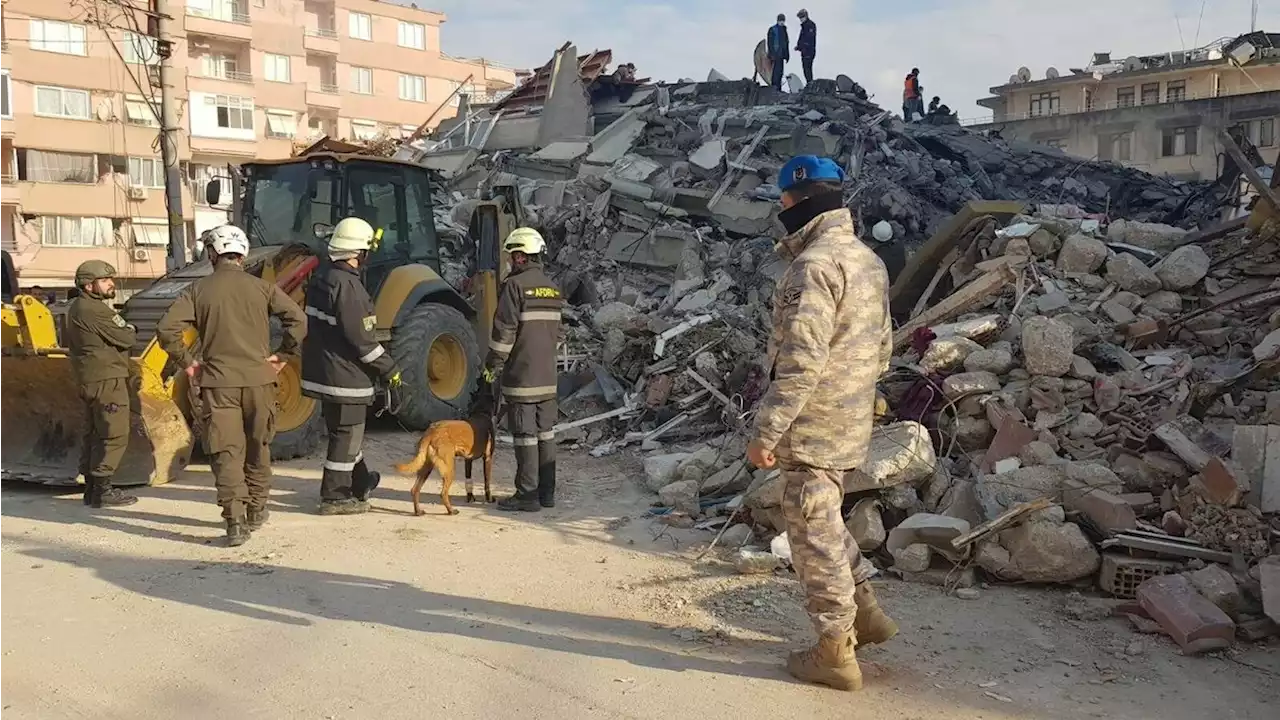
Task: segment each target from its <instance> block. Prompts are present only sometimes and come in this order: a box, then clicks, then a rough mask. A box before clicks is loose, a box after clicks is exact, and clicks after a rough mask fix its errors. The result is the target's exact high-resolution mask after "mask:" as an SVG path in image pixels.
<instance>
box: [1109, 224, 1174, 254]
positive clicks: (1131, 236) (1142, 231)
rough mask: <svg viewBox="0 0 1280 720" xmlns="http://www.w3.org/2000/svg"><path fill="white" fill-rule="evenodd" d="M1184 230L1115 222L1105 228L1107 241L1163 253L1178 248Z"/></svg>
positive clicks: (1167, 226)
mask: <svg viewBox="0 0 1280 720" xmlns="http://www.w3.org/2000/svg"><path fill="white" fill-rule="evenodd" d="M1186 234H1187V231H1186V230H1183V229H1181V228H1176V227H1173V226H1172V225H1162V224H1160V223H1146V222H1133V221H1130V220H1116V221H1115V222H1113V223H1111V224H1110V225H1108V226H1107V241H1108V242H1113V243H1125V244H1127V245H1136V246H1138V247H1140V248H1145V249H1147V250H1154V251H1156V252H1160V253H1165V252H1169V251H1171V250H1173V249H1174V248H1175V247H1177V246H1178V244H1179V241H1180V240H1181V239H1182V237H1183V236H1184V235H1186Z"/></svg>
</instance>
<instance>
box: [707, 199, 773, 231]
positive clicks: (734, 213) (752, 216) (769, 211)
mask: <svg viewBox="0 0 1280 720" xmlns="http://www.w3.org/2000/svg"><path fill="white" fill-rule="evenodd" d="M776 210H777V205H775V204H774V203H770V202H761V201H759V200H750V199H747V198H743V197H738V196H736V195H724V196H722V197H721V198H720V200H719V201H718V202H717V203H716V204H715V207H714V208H711V214H712V218H713V219H714V220H715V221H716V222H717V223H719V225H720V227H721V228H723V229H724V230H725V231H727V232H731V233H737V234H739V235H752V236H756V235H764V234H767V233H768V232H769V231H770V229H771V228H772V227H773V216H774V213H775V212H776Z"/></svg>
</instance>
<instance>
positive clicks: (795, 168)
mask: <svg viewBox="0 0 1280 720" xmlns="http://www.w3.org/2000/svg"><path fill="white" fill-rule="evenodd" d="M843 181H844V169H843V168H841V167H840V166H839V165H837V164H836V163H835V161H834V160H832V159H831V158H824V157H818V156H817V155H797V156H795V157H793V158H791V159H790V160H788V161H787V164H786V165H783V166H782V170H780V171H779V172H778V189H779V190H782V191H783V192H786V191H787V190H790V189H791V188H793V187H795V186H796V185H799V184H801V183H806V182H843Z"/></svg>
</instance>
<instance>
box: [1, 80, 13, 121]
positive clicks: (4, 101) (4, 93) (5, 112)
mask: <svg viewBox="0 0 1280 720" xmlns="http://www.w3.org/2000/svg"><path fill="white" fill-rule="evenodd" d="M12 92H13V88H12V86H11V85H10V81H9V71H8V70H5V71H4V72H3V73H0V117H3V118H4V119H6V120H12V119H13V105H12V104H10V103H11V102H12V99H11V98H10V94H11V93H12Z"/></svg>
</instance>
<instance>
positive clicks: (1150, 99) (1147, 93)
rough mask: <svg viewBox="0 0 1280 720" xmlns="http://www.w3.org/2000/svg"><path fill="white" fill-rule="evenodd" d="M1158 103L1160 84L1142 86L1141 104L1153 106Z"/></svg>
mask: <svg viewBox="0 0 1280 720" xmlns="http://www.w3.org/2000/svg"><path fill="white" fill-rule="evenodd" d="M1158 102H1160V83H1147V84H1145V85H1143V86H1142V104H1143V105H1155V104H1156V103H1158Z"/></svg>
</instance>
